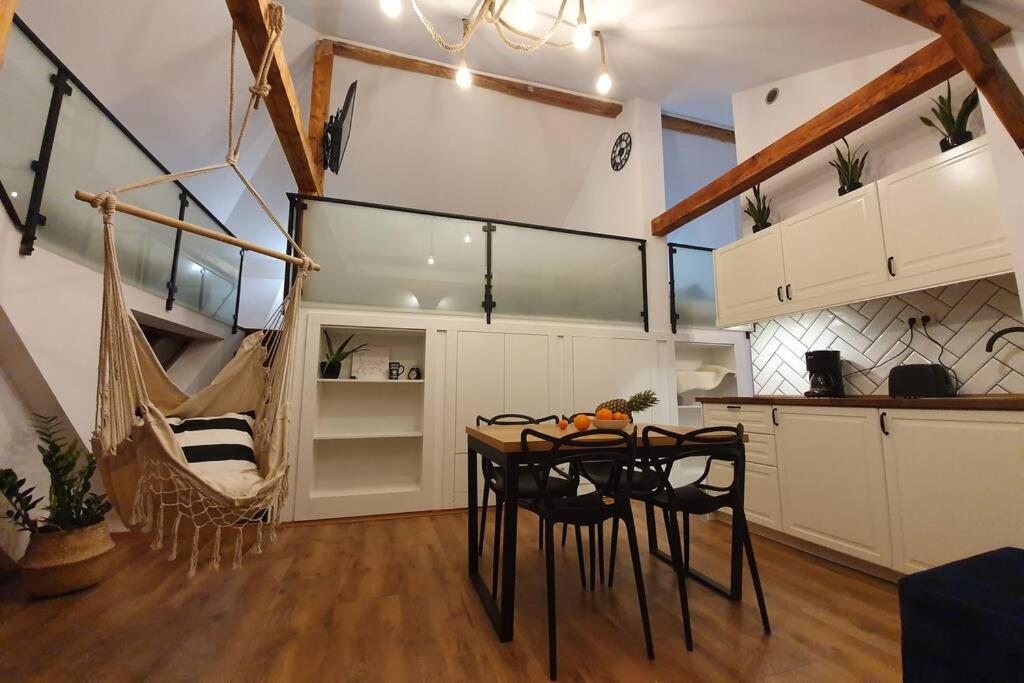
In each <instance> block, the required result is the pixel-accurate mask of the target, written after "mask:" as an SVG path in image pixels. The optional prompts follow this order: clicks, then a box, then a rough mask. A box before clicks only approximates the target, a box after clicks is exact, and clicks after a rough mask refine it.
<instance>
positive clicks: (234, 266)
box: [175, 203, 240, 323]
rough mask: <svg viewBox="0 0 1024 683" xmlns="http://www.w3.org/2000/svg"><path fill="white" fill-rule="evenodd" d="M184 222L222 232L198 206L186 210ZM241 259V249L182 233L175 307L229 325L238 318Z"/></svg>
mask: <svg viewBox="0 0 1024 683" xmlns="http://www.w3.org/2000/svg"><path fill="white" fill-rule="evenodd" d="M185 220H186V221H188V222H189V223H194V224H196V225H199V226H201V227H204V228H208V229H210V230H213V231H216V232H223V231H222V230H221V228H220V226H219V225H218V224H217V222H216V221H214V220H213V219H212V218H210V216H209V215H208V214H207V213H206V212H205V211H203V210H202V209H200V208H198V207H197V206H196V205H195V203H191V204H190V205H189V206H188V207H187V208H186V209H185ZM239 256H240V250H239V248H238V247H233V246H231V245H230V244H224V243H223V242H218V241H216V240H212V239H209V238H207V237H199V236H198V235H193V234H191V233H187V232H185V233H182V235H181V251H180V253H179V255H178V275H177V281H176V282H177V285H178V292H177V294H176V295H175V303H179V304H182V305H183V306H187V307H188V308H191V309H192V310H194V311H199V312H200V313H203V314H205V315H208V316H210V317H212V318H216V319H217V320H220V321H221V322H225V323H230V322H231V321H232V319H233V318H234V314H235V290H236V288H237V287H238V262H239Z"/></svg>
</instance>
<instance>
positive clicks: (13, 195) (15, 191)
mask: <svg viewBox="0 0 1024 683" xmlns="http://www.w3.org/2000/svg"><path fill="white" fill-rule="evenodd" d="M11 196H12V197H14V198H15V199H17V198H18V191H17V190H12V191H11Z"/></svg>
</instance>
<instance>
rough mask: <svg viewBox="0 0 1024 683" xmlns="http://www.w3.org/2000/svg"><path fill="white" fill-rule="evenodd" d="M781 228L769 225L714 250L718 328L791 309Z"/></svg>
mask: <svg viewBox="0 0 1024 683" xmlns="http://www.w3.org/2000/svg"><path fill="white" fill-rule="evenodd" d="M779 228H780V226H773V227H771V228H767V229H766V230H762V231H761V232H758V233H755V234H753V235H751V236H749V237H745V238H743V239H742V240H740V241H739V242H734V243H733V244H730V245H728V246H725V247H722V248H720V249H716V250H715V289H716V293H717V298H718V325H719V327H728V326H729V325H734V324H736V323H741V322H747V321H749V320H757V319H760V318H766V317H770V316H772V315H775V314H777V313H781V312H783V311H784V310H786V309H787V308H788V307H787V305H786V303H787V302H786V301H785V293H784V291H785V285H786V272H785V268H784V267H783V258H782V234H781V232H780V229H779Z"/></svg>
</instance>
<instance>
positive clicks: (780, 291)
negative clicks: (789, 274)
mask: <svg viewBox="0 0 1024 683" xmlns="http://www.w3.org/2000/svg"><path fill="white" fill-rule="evenodd" d="M775 296H777V297H779V301H782V300H783V299H782V285H779V288H778V289H777V290H775Z"/></svg>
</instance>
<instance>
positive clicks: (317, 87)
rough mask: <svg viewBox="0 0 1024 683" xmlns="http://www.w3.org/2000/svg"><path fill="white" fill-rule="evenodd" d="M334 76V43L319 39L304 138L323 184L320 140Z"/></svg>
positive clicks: (314, 60)
mask: <svg viewBox="0 0 1024 683" xmlns="http://www.w3.org/2000/svg"><path fill="white" fill-rule="evenodd" d="M333 78H334V44H333V43H332V42H331V41H330V40H320V41H319V42H317V44H316V55H315V56H314V57H313V86H312V89H311V90H310V94H309V128H308V129H307V130H306V139H307V140H308V142H309V149H310V150H311V151H312V152H313V160H314V161H315V162H316V171H317V181H318V182H319V183H320V187H323V186H324V163H323V150H322V145H321V140H322V139H323V135H324V125H325V124H326V123H327V118H328V117H329V116H330V107H331V81H332V80H333Z"/></svg>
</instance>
